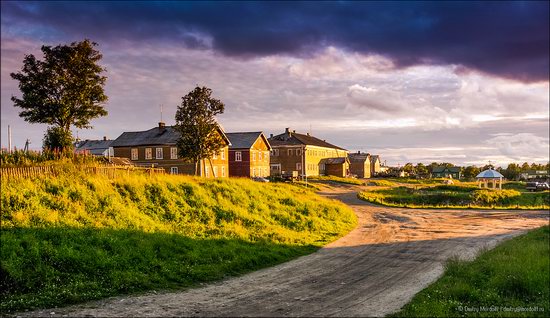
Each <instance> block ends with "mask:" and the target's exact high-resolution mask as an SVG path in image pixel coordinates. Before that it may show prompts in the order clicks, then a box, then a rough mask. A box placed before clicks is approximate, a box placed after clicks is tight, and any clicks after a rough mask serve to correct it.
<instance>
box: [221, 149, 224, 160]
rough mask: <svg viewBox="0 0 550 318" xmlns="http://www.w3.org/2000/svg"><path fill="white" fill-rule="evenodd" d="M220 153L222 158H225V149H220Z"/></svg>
mask: <svg viewBox="0 0 550 318" xmlns="http://www.w3.org/2000/svg"><path fill="white" fill-rule="evenodd" d="M221 153H222V160H225V149H222V151H221Z"/></svg>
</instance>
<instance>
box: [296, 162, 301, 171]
mask: <svg viewBox="0 0 550 318" xmlns="http://www.w3.org/2000/svg"><path fill="white" fill-rule="evenodd" d="M296 170H298V171H302V163H301V162H297V163H296Z"/></svg>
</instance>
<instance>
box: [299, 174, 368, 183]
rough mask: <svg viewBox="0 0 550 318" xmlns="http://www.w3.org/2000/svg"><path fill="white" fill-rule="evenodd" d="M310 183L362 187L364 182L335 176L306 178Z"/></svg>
mask: <svg viewBox="0 0 550 318" xmlns="http://www.w3.org/2000/svg"><path fill="white" fill-rule="evenodd" d="M307 178H308V180H311V181H332V182H338V183H345V184H354V185H364V184H365V181H363V180H359V179H354V178H342V177H336V176H311V177H307Z"/></svg>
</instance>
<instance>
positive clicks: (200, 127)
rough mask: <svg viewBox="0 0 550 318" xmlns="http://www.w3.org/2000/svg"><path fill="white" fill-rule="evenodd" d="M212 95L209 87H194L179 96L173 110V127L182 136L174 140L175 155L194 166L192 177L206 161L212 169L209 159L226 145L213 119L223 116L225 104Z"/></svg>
mask: <svg viewBox="0 0 550 318" xmlns="http://www.w3.org/2000/svg"><path fill="white" fill-rule="evenodd" d="M211 95H212V90H211V89H210V88H207V87H198V86H197V87H195V89H194V90H192V91H191V92H189V93H188V94H187V95H185V96H184V97H182V101H181V105H179V106H178V110H177V111H176V125H175V126H174V128H175V129H176V131H178V132H179V133H180V135H181V136H180V138H179V139H178V141H177V146H178V152H179V155H180V156H181V157H182V158H184V159H187V160H189V161H191V162H194V163H195V175H198V170H199V168H198V167H199V162H201V160H204V159H207V158H208V161H209V162H210V166H211V167H212V161H211V160H210V158H212V156H213V155H214V154H215V153H217V152H218V151H220V149H222V148H223V147H225V146H226V143H225V141H224V140H223V138H222V136H220V134H219V133H218V131H217V130H218V129H219V126H218V123H217V122H216V119H215V116H216V115H218V114H222V113H223V111H224V109H225V105H224V104H223V103H222V102H221V101H220V100H218V99H215V98H212V97H211Z"/></svg>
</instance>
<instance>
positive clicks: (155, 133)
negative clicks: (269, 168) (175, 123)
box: [111, 122, 231, 178]
mask: <svg viewBox="0 0 550 318" xmlns="http://www.w3.org/2000/svg"><path fill="white" fill-rule="evenodd" d="M216 133H218V134H220V136H221V137H222V139H223V140H224V141H225V146H224V147H223V148H221V149H220V151H219V152H218V153H217V154H215V155H214V156H213V157H212V158H210V160H201V162H199V163H198V165H199V175H200V176H203V177H215V178H218V177H222V178H223V177H227V176H229V165H228V150H229V145H231V142H230V141H229V139H228V138H227V136H226V134H225V132H224V131H223V129H222V128H221V126H219V125H218V129H217V130H216ZM179 137H180V135H179V133H178V132H177V131H176V130H175V129H174V128H173V127H172V126H166V125H165V124H164V123H162V122H161V123H159V125H158V127H155V128H151V129H149V130H145V131H134V132H124V133H122V135H120V136H119V137H118V138H117V139H115V140H114V141H113V142H112V143H111V147H112V148H113V152H114V156H115V157H123V158H128V159H130V161H131V162H132V163H133V164H134V165H136V166H145V167H157V168H164V169H165V170H166V172H167V173H171V174H190V175H194V174H195V163H194V162H188V161H184V160H183V159H182V158H180V157H179V154H178V148H177V146H176V142H177V140H178V139H179ZM210 161H211V163H212V164H210Z"/></svg>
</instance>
